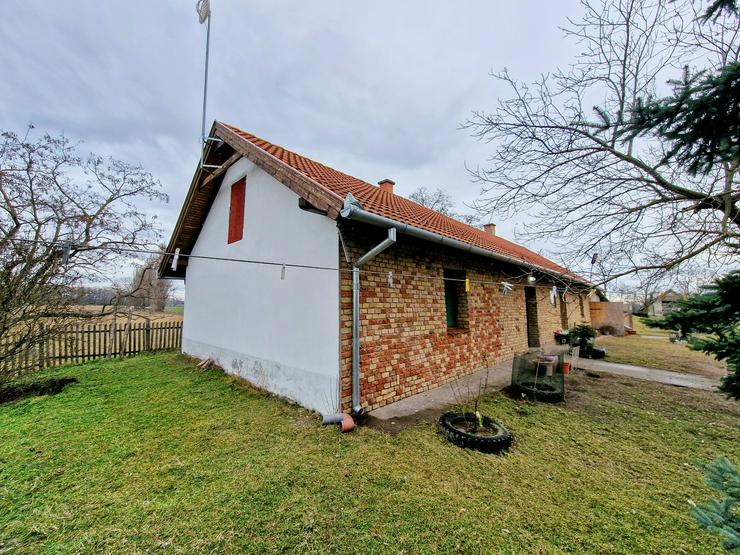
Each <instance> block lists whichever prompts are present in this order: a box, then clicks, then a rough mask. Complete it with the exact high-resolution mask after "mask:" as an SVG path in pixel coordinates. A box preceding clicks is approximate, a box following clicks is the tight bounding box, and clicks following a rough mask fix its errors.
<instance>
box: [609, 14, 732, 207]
mask: <svg viewBox="0 0 740 555" xmlns="http://www.w3.org/2000/svg"><path fill="white" fill-rule="evenodd" d="M723 13H724V14H727V16H728V17H735V18H737V17H738V16H740V10H738V6H737V1H736V0H715V1H714V2H711V4H710V5H709V7H708V8H707V10H706V11H705V12H704V15H703V17H702V18H701V19H702V20H703V21H704V22H705V23H706V22H709V21H710V20H716V19H717V18H719V17H720V15H722V14H723ZM670 83H671V84H672V85H673V86H674V92H673V95H671V96H668V97H665V98H647V99H643V98H638V99H637V101H636V103H635V105H634V106H633V107H632V113H631V119H630V121H629V123H628V124H627V125H626V126H625V129H623V130H622V132H621V133H622V135H623V137H624V138H625V140H632V139H634V138H635V137H636V136H639V135H655V136H657V137H660V138H661V139H662V140H663V141H664V144H665V145H666V154H665V155H664V157H663V162H667V161H669V160H671V159H672V160H675V161H676V162H678V163H679V164H682V165H684V166H686V167H687V168H688V170H689V171H690V172H691V173H693V174H697V173H704V174H706V173H709V172H710V171H711V170H712V169H713V168H715V167H716V166H717V165H719V164H728V165H729V167H730V168H733V169H734V170H736V169H737V167H738V165H739V164H740V62H738V61H737V60H735V61H728V62H727V63H726V64H723V65H722V66H721V67H720V68H719V69H718V70H717V71H715V72H708V71H701V72H698V73H696V74H694V75H690V74H689V69H688V67H686V68H685V69H684V75H683V78H682V79H681V80H680V81H671V82H670ZM719 202H721V199H720V200H719Z"/></svg>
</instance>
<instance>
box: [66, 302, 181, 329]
mask: <svg viewBox="0 0 740 555" xmlns="http://www.w3.org/2000/svg"><path fill="white" fill-rule="evenodd" d="M80 308H82V309H83V310H85V311H89V312H92V313H96V312H100V311H101V310H102V307H101V306H99V305H84V306H81V307H80ZM106 308H107V310H110V307H106ZM170 309H172V310H170ZM177 309H180V310H177ZM127 314H128V308H127V307H123V308H121V310H120V312H119V313H118V318H117V321H118V323H119V324H121V323H125V322H126V319H127ZM182 314H183V311H182V307H174V306H173V307H167V308H165V310H164V312H159V311H156V310H145V309H138V308H137V309H134V311H133V312H132V313H131V321H132V322H135V323H138V322H145V321H146V320H147V319H148V320H151V321H152V322H181V321H182ZM112 319H113V318H112V317H111V316H110V315H107V316H101V317H100V318H94V319H91V320H87V319H86V320H85V322H87V323H90V324H109V323H110V322H111V321H112Z"/></svg>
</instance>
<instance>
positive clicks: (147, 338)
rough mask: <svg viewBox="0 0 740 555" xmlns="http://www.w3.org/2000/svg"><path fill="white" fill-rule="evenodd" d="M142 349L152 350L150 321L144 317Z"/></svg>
mask: <svg viewBox="0 0 740 555" xmlns="http://www.w3.org/2000/svg"><path fill="white" fill-rule="evenodd" d="M144 350H145V351H151V350H152V321H151V320H149V318H147V319H146V328H145V329H144Z"/></svg>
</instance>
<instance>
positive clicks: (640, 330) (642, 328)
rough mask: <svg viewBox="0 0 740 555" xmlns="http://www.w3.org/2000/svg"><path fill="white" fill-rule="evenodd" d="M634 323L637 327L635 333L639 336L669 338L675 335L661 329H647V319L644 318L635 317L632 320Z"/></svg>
mask: <svg viewBox="0 0 740 555" xmlns="http://www.w3.org/2000/svg"><path fill="white" fill-rule="evenodd" d="M632 323H633V324H634V326H635V331H636V332H637V335H661V336H665V337H669V336H670V335H672V334H674V333H675V332H673V331H670V330H662V329H660V328H649V327H647V326H646V325H645V318H643V317H642V316H634V317H633V318H632Z"/></svg>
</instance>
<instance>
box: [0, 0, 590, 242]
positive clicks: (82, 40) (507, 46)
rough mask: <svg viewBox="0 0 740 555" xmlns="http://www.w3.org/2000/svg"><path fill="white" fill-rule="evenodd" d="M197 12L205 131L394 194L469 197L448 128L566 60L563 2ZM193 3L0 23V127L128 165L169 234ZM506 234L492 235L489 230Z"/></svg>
mask: <svg viewBox="0 0 740 555" xmlns="http://www.w3.org/2000/svg"><path fill="white" fill-rule="evenodd" d="M529 4H530V3H528V4H524V3H503V2H490V1H483V0H475V1H467V2H464V3H463V2H455V3H452V2H428V1H421V0H413V1H405V2H391V1H387V0H384V1H379V2H373V3H372V4H359V3H356V2H347V1H346V0H325V1H322V2H303V1H299V0H293V1H287V0H283V1H275V2H251V1H249V2H248V1H243V0H212V6H213V13H214V15H213V37H212V45H211V46H212V50H211V55H212V58H211V62H212V65H211V74H210V83H211V86H210V88H209V109H208V119H209V120H212V119H220V120H223V121H227V122H229V123H233V124H235V125H239V126H241V127H243V128H245V129H247V130H249V131H251V132H254V133H256V134H258V135H261V136H263V137H265V138H267V139H270V140H272V141H274V142H276V143H278V144H283V145H284V146H286V147H289V148H292V149H294V150H297V151H298V152H301V153H303V154H306V155H308V156H311V157H313V158H316V159H317V160H320V161H322V162H325V163H328V164H330V165H333V166H335V167H337V168H338V169H341V170H343V171H346V172H347V173H351V174H353V175H357V176H358V177H362V178H365V179H367V180H369V181H377V180H378V179H381V178H383V177H391V178H395V179H396V180H397V181H398V190H399V191H400V192H402V193H405V194H409V193H410V192H411V191H413V189H414V188H416V187H418V186H421V185H427V186H430V187H444V188H446V189H447V190H449V191H450V192H451V193H452V194H453V195H455V196H456V197H457V198H458V199H460V201H461V202H462V201H470V200H472V199H474V198H475V197H476V195H477V187H476V186H475V185H472V184H471V183H470V181H469V177H468V175H467V173H466V171H465V168H464V163H465V162H466V161H467V162H469V163H473V164H475V163H478V162H483V161H484V160H485V156H486V146H485V145H481V144H480V143H477V142H476V141H474V140H473V139H471V138H470V137H468V136H467V135H466V134H465V133H464V132H461V131H459V130H458V124H459V123H460V122H461V121H463V120H464V119H465V118H466V117H467V114H468V113H469V112H470V110H471V109H474V108H478V109H480V108H484V109H485V108H490V107H492V106H493V105H494V103H495V102H496V100H497V96H498V95H499V94H501V93H502V92H503V91H501V90H500V89H499V88H498V86H497V85H496V83H495V82H494V81H493V80H492V79H491V78H490V77H488V75H487V74H488V72H489V70H490V69H491V68H494V69H499V68H501V67H503V66H508V67H509V68H511V69H512V72H514V73H515V74H516V75H517V76H519V77H521V78H528V79H531V78H534V77H536V76H537V75H539V74H540V73H541V72H544V71H548V70H551V69H553V68H554V67H555V66H556V65H558V64H563V63H567V61H568V59H569V56H570V55H571V53H572V51H573V49H574V48H575V46H574V45H567V44H565V43H563V41H562V40H561V36H560V35H561V33H560V31H558V29H557V26H558V25H559V24H562V23H563V22H564V21H565V17H566V16H567V15H574V14H577V13H578V10H579V8H578V4H577V2H576V1H575V0H569V1H568V2H567V3H565V2H557V3H553V2H544V1H543V2H541V3H540V4H539V5H538V6H536V7H533V6H532V5H529ZM194 6H195V0H192V1H189V0H188V1H183V0H161V1H160V0H158V1H156V2H151V1H146V0H138V1H123V0H117V1H113V0H111V1H106V2H100V1H92V0H87V1H82V0H78V1H74V2H73V1H65V2H48V1H44V0H6V1H5V2H3V10H4V17H3V18H2V19H0V41H1V44H2V48H1V49H0V65H1V66H2V68H3V74H4V75H3V79H2V81H0V127H2V128H10V129H16V130H22V129H23V128H24V127H25V126H26V124H27V123H28V122H33V123H34V124H35V125H36V126H37V128H38V129H39V130H48V131H51V132H56V131H60V130H64V131H65V132H66V133H68V134H69V135H72V136H74V137H75V138H77V139H81V140H84V141H85V147H86V148H89V149H91V150H94V151H98V152H101V153H103V154H110V155H113V156H117V157H121V158H125V159H127V160H129V161H132V162H140V163H141V164H143V165H144V166H145V167H146V168H148V169H149V170H150V171H152V172H153V173H154V174H155V175H157V176H158V177H159V178H160V179H161V180H162V182H163V184H164V185H165V188H166V190H167V192H168V193H169V194H170V195H171V198H172V201H171V203H170V204H169V205H167V206H158V207H150V208H151V209H152V210H159V211H160V213H161V220H162V223H163V225H164V227H165V228H167V231H169V228H170V227H171V225H172V224H173V223H174V220H175V218H176V215H177V211H178V210H179V206H180V203H181V201H182V199H183V198H184V194H185V190H186V188H187V185H188V183H189V179H190V177H191V175H192V171H193V170H194V168H195V165H196V161H197V157H198V145H197V137H198V135H199V132H200V102H201V92H202V71H203V65H202V64H203V47H204V39H205V29H204V27H203V26H199V25H198V23H197V21H196V17H195V11H194ZM504 229H505V228H504Z"/></svg>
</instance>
